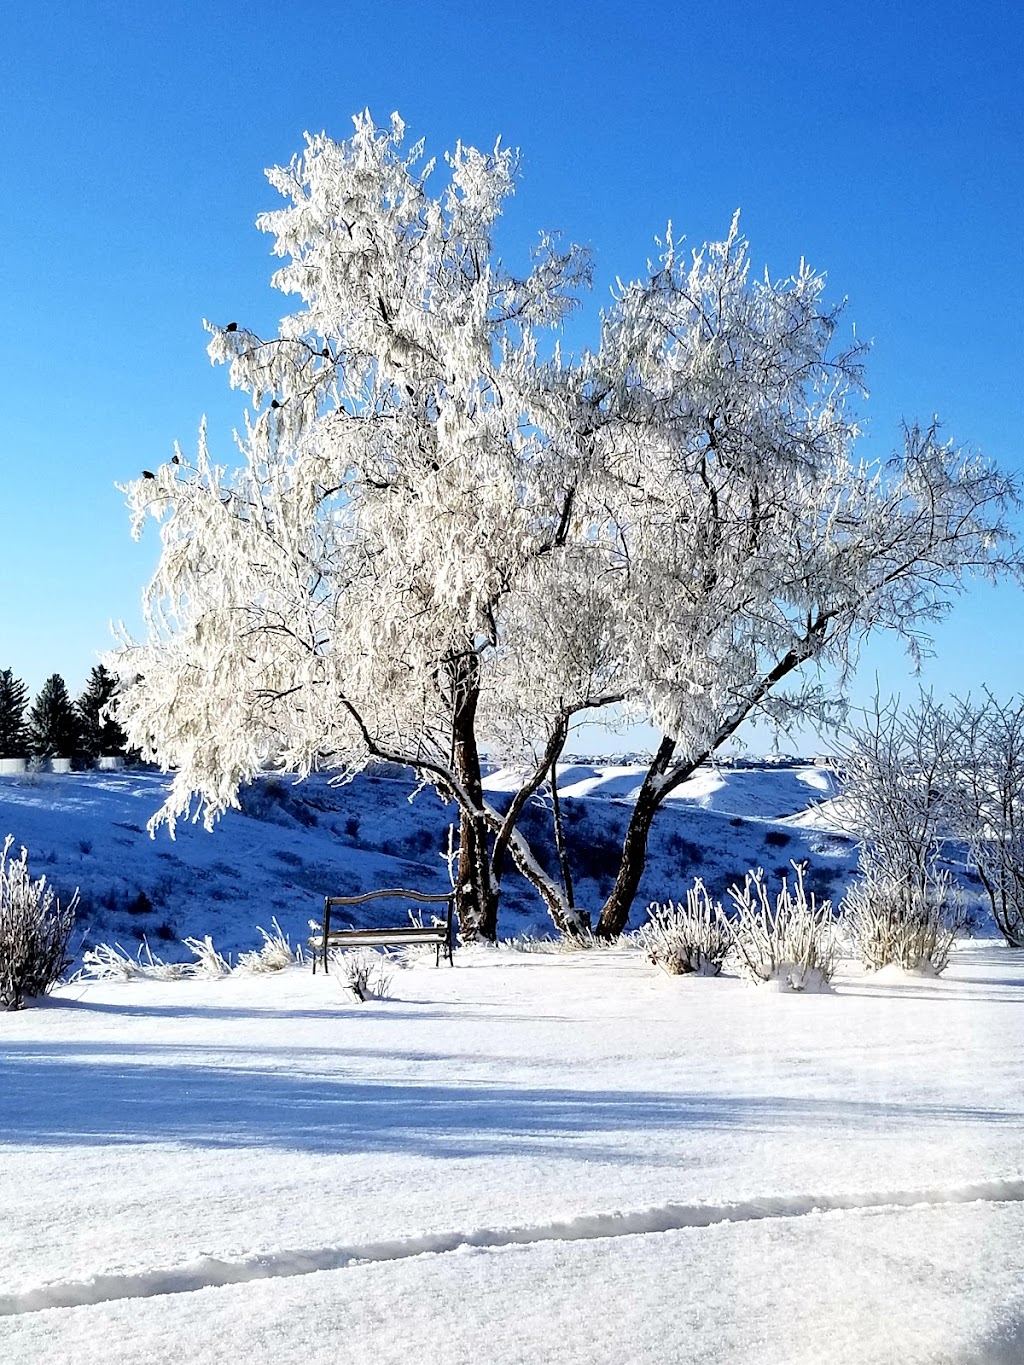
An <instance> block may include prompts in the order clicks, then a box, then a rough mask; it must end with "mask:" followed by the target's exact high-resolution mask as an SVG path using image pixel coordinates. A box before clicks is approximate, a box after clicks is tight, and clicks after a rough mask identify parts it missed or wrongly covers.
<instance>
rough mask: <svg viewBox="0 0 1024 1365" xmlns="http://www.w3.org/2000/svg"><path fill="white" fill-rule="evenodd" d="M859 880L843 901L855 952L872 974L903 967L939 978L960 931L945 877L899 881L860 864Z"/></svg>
mask: <svg viewBox="0 0 1024 1365" xmlns="http://www.w3.org/2000/svg"><path fill="white" fill-rule="evenodd" d="M861 869H862V871H861V878H860V880H859V881H858V882H855V883H854V885H853V886H851V887H850V889H849V890H848V891H847V893H846V895H845V897H844V898H843V912H844V915H845V919H846V923H847V927H848V930H849V933H850V937H851V939H852V941H853V946H854V949H855V951H856V953H857V955H858V956H859V958H860V960H861V961H862V962H863V964H864V966H865V967H866V968H867V969H868V971H871V972H877V971H881V969H882V968H883V967H889V966H897V967H902V968H903V969H904V970H905V971H908V972H923V973H927V974H930V975H935V976H938V975H939V973H940V972H943V971H945V969H946V967H947V966H948V965H949V955H950V953H951V952H952V950H953V945H954V943H955V942H956V939H957V935H958V934H959V933H960V931H961V930H962V928H963V925H964V914H963V907H962V905H961V903H960V901H959V899H958V897H957V895H956V893H955V891H954V888H953V885H952V881H951V878H950V875H949V873H948V872H937V871H935V870H933V869H929V870H928V871H927V872H926V873H925V874H924V876H923V877H922V876H917V877H911V876H909V875H908V876H903V877H900V876H898V875H896V874H895V873H892V872H887V871H885V870H884V869H881V868H879V867H877V866H876V865H875V864H874V863H873V862H872V861H870V859H867V860H862V863H861Z"/></svg>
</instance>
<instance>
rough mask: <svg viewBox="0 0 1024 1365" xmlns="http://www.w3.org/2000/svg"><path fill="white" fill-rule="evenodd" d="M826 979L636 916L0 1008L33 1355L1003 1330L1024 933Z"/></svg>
mask: <svg viewBox="0 0 1024 1365" xmlns="http://www.w3.org/2000/svg"><path fill="white" fill-rule="evenodd" d="M836 985H837V992H836V994H835V995H832V996H806V997H800V996H781V995H778V994H771V993H767V992H765V991H763V990H759V989H756V988H754V987H750V986H746V985H744V984H742V983H741V982H739V981H738V980H736V979H732V978H720V979H717V980H708V979H695V980H690V979H678V978H677V979H672V978H668V977H666V976H664V975H662V974H661V973H659V972H658V971H657V970H655V969H654V968H652V967H651V966H649V965H648V964H647V963H646V962H644V961H643V959H642V958H641V957H640V955H639V954H638V953H637V952H636V951H635V950H633V949H629V948H620V949H614V950H608V951H602V952H588V953H578V954H558V955H554V954H550V955H547V954H538V953H523V952H518V951H513V950H511V949H508V948H505V949H497V950H485V949H478V948H477V949H466V950H462V951H460V952H459V953H457V955H456V966H455V967H454V969H451V968H445V967H442V968H441V969H435V968H434V967H433V966H432V965H428V964H427V963H426V962H425V961H424V960H422V959H421V960H419V961H417V962H416V963H415V965H413V966H412V967H410V968H409V969H407V970H400V971H397V972H396V975H395V978H394V981H393V984H392V997H393V998H391V999H390V1000H387V1001H383V1002H379V1003H367V1004H365V1005H356V1004H354V1003H352V1002H351V1001H350V1000H348V999H346V997H345V995H344V993H343V991H342V989H341V987H340V986H339V984H338V982H337V981H336V980H335V979H334V977H333V976H329V977H326V978H325V977H324V976H323V974H318V975H317V976H316V977H313V976H312V975H310V974H309V972H308V971H306V970H302V969H299V968H296V969H292V970H289V971H286V972H284V973H282V974H280V975H277V976H271V977H250V976H242V975H235V976H231V977H227V978H223V979H220V980H194V981H183V982H137V983H130V984H106V983H92V984H82V983H80V984H77V985H69V986H65V987H61V988H60V989H59V990H58V991H57V992H56V993H55V995H54V996H53V997H52V998H51V999H50V1000H49V1001H47V1002H46V1003H45V1004H44V1005H43V1006H42V1007H39V1008H33V1009H29V1010H26V1011H24V1012H23V1013H20V1014H8V1015H0V1067H2V1071H0V1078H2V1079H0V1142H2V1144H3V1153H2V1159H0V1204H2V1213H0V1219H2V1227H3V1230H4V1235H3V1238H2V1239H0V1313H2V1316H0V1360H3V1361H4V1362H11V1365H36V1363H37V1362H38V1365H55V1363H56V1362H69V1363H70V1362H74V1365H90V1363H91V1362H97V1365H98V1363H99V1362H102V1363H103V1365H122V1363H124V1365H127V1362H131V1363H132V1365H138V1362H174V1365H182V1363H183V1362H188V1363H195V1365H199V1363H200V1362H211V1365H212V1363H214V1362H215V1363H216V1365H224V1362H227V1361H246V1362H253V1363H254V1365H262V1363H263V1362H266V1365H271V1362H273V1365H289V1362H296V1365H298V1363H299V1362H302V1365H319V1362H323V1363H324V1365H327V1363H328V1362H330V1365H336V1362H338V1361H346V1362H349V1361H351V1362H374V1365H382V1363H384V1362H409V1361H416V1362H419V1365H435V1363H436V1365H457V1363H458V1362H467V1363H468V1362H473V1365H506V1362H507V1363H508V1365H511V1362H530V1365H534V1363H540V1362H556V1361H557V1362H559V1363H560V1365H562V1363H564V1362H580V1363H587V1362H599V1361H600V1362H608V1365H626V1363H627V1362H637V1363H639V1362H666V1365H667V1363H669V1362H671V1363H673V1365H675V1363H676V1362H702V1363H704V1362H706V1363H707V1365H725V1362H730V1365H741V1362H742V1365H751V1363H753V1365H760V1363H761V1362H764V1363H765V1365H772V1363H774V1362H784V1363H785V1365H797V1363H798V1362H799V1363H803V1362H806V1365H811V1362H814V1365H829V1363H833V1365H838V1363H839V1362H849V1365H868V1363H869V1362H877V1365H897V1363H898V1365H923V1363H924V1362H929V1365H938V1363H939V1362H944V1363H945V1365H952V1363H954V1362H955V1365H995V1363H996V1362H999V1363H1000V1365H1010V1362H1016V1365H1019V1362H1020V1361H1021V1360H1022V1359H1024V1138H1022V1135H1024V1105H1022V1100H1021V1087H1020V1078H1021V1075H1022V1074H1024V1026H1022V1025H1024V965H1022V964H1021V962H1020V961H1019V955H1016V956H1015V955H1014V954H1013V953H1012V952H1011V951H1010V950H1008V949H1005V948H1003V947H1001V946H999V945H997V944H994V943H977V942H976V943H972V944H968V945H966V946H965V947H963V948H961V949H960V950H958V952H957V954H956V956H955V958H954V962H953V965H952V966H951V968H950V969H949V971H948V972H947V974H946V975H945V976H944V977H943V978H941V979H940V980H938V981H935V980H932V981H923V980H912V979H906V980H896V981H892V980H886V981H884V982H883V981H877V980H874V981H873V980H872V979H870V978H866V977H864V976H863V975H862V974H860V972H859V971H858V970H856V969H855V968H853V967H848V968H847V969H846V970H844V971H842V972H841V973H840V975H839V977H838V979H837V982H836Z"/></svg>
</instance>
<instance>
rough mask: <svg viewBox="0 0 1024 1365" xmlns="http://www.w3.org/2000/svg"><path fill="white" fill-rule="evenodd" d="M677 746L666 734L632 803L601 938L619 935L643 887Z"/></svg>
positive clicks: (599, 931)
mask: <svg viewBox="0 0 1024 1365" xmlns="http://www.w3.org/2000/svg"><path fill="white" fill-rule="evenodd" d="M675 750H676V741H675V740H674V739H671V738H669V736H668V735H666V736H665V737H664V738H663V739H662V741H661V743H660V744H659V746H658V752H657V753H656V754H655V756H654V761H653V762H652V764H651V766H650V767H649V768H648V770H647V775H646V776H645V778H644V780H643V785H642V786H641V788H640V794H639V795H638V796H637V798H636V805H635V806H634V807H633V814H632V815H631V816H630V818H629V824H628V826H627V827H626V837H625V839H624V840H623V843H622V860H621V862H620V863H619V872H618V876H617V877H616V878H615V885H614V886H613V887H612V892H611V895H610V896H609V897H608V899H607V900H606V901H605V903H604V905H603V906H602V907H601V917H600V919H599V920H598V921H597V931H596V932H597V935H598V937H599V938H617V937H618V935H619V934H621V933H622V931H623V929H625V927H626V921H627V920H628V919H629V911H630V908H631V907H632V904H633V901H634V899H635V898H636V893H637V891H638V890H639V888H640V878H641V877H642V876H643V874H644V866H645V864H646V861H647V836H648V835H649V834H650V832H651V825H652V823H653V822H654V817H655V815H656V814H657V812H658V808H659V807H660V805H661V803H662V801H663V800H664V798H665V795H666V792H667V790H668V788H667V787H666V785H665V773H666V771H667V770H668V767H669V764H670V763H671V762H672V755H673V754H674V753H675Z"/></svg>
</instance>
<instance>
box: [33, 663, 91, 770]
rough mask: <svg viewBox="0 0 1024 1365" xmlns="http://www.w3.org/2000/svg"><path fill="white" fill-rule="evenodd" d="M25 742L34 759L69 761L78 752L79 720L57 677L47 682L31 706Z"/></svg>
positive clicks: (52, 675) (52, 677)
mask: <svg viewBox="0 0 1024 1365" xmlns="http://www.w3.org/2000/svg"><path fill="white" fill-rule="evenodd" d="M28 741H29V748H30V750H31V752H32V754H33V755H34V756H35V757H36V758H70V757H72V755H74V754H75V753H77V752H78V745H79V726H78V716H77V715H76V713H75V707H74V703H73V702H72V700H71V697H70V696H69V694H68V689H67V684H66V683H65V682H64V679H63V678H62V677H61V676H60V674H59V673H52V674H51V675H50V677H48V678H47V679H46V681H45V682H44V683H43V685H42V687H41V688H40V690H39V695H38V696H37V697H36V699H35V701H34V702H33V703H32V709H31V710H30V711H29V715H28Z"/></svg>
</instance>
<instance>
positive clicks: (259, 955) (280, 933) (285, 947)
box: [236, 919, 319, 972]
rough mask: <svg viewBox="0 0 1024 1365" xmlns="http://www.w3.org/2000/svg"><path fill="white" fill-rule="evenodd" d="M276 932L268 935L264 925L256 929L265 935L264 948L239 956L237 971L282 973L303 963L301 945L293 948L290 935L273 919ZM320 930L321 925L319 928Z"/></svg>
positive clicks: (272, 922) (254, 949)
mask: <svg viewBox="0 0 1024 1365" xmlns="http://www.w3.org/2000/svg"><path fill="white" fill-rule="evenodd" d="M270 922H271V924H272V925H273V926H274V932H273V933H272V934H268V933H267V931H266V929H264V928H263V927H262V925H259V924H257V926H256V928H257V929H258V930H259V932H260V933H261V934H262V935H263V947H262V948H253V949H252V950H251V951H250V952H247V953H239V954H238V966H237V968H236V970H237V971H242V972H280V971H283V970H284V968H285V967H291V966H292V965H293V964H294V963H296V962H301V961H302V947H301V945H300V946H298V947H296V948H293V947H292V945H291V941H290V940H289V938H288V935H287V934H286V933H285V932H284V930H283V929H282V928H281V926H280V925H279V924H278V922H277V920H276V919H272V920H271V921H270ZM317 928H319V925H318V926H317Z"/></svg>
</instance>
